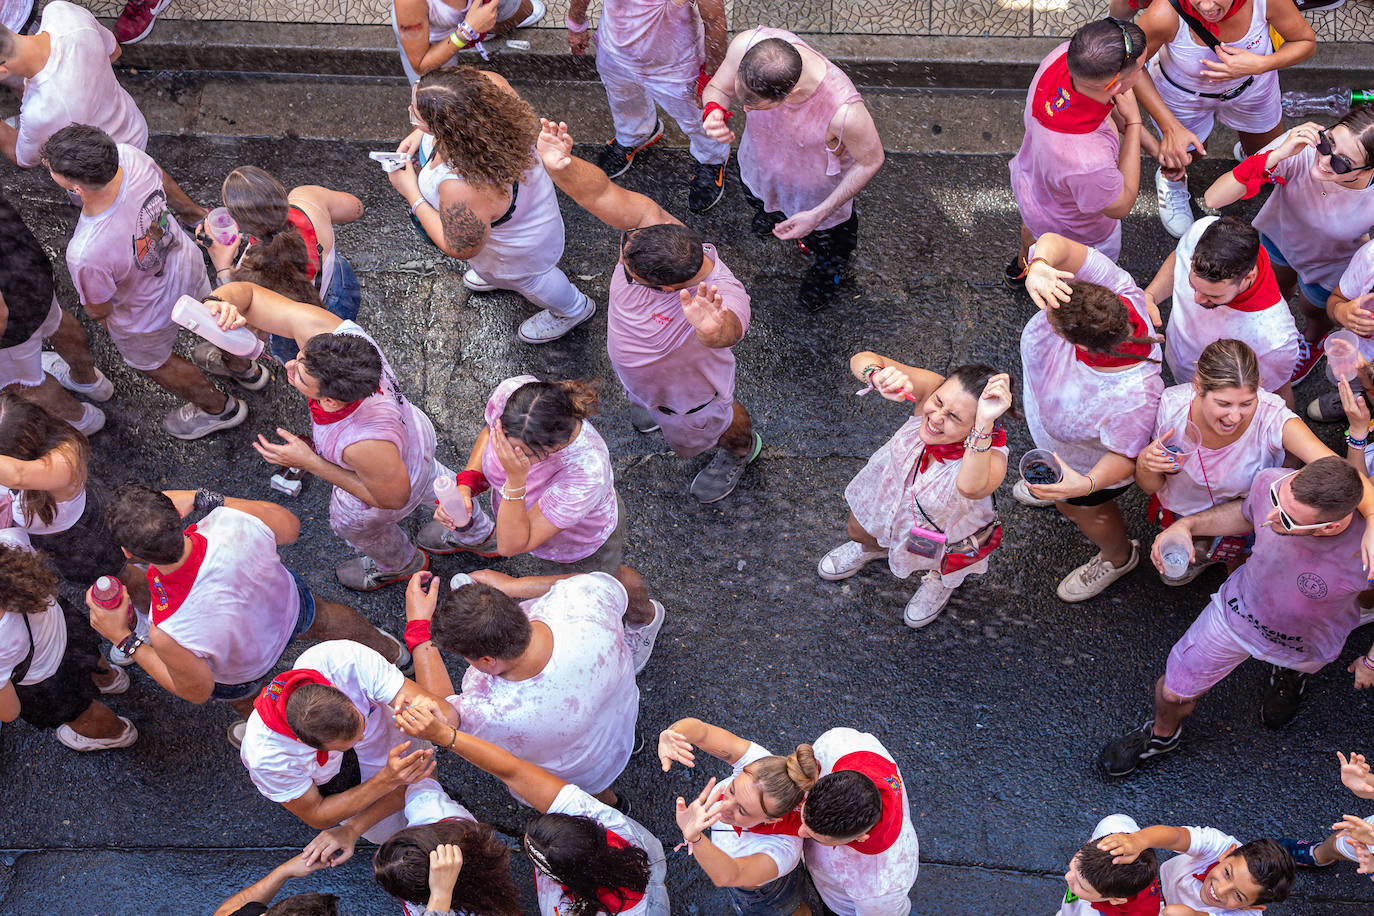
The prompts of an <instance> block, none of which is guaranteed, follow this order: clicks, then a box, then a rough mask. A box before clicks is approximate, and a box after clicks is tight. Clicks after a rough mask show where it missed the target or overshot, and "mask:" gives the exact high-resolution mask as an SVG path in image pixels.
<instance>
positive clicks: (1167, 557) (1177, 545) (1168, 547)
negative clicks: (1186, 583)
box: [1160, 541, 1188, 579]
mask: <svg viewBox="0 0 1374 916" xmlns="http://www.w3.org/2000/svg"><path fill="white" fill-rule="evenodd" d="M1160 555H1161V556H1162V557H1163V559H1164V575H1166V576H1168V577H1169V578H1170V579H1182V578H1183V575H1184V574H1185V573H1186V572H1188V548H1187V546H1185V545H1184V544H1183V543H1182V542H1180V541H1170V542H1169V543H1167V544H1165V545H1164V549H1163V550H1161V551H1160Z"/></svg>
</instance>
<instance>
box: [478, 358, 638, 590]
mask: <svg viewBox="0 0 1374 916" xmlns="http://www.w3.org/2000/svg"><path fill="white" fill-rule="evenodd" d="M537 381H539V380H538V379H537V378H535V377H534V376H532V375H517V376H515V377H514V378H508V379H506V380H505V381H504V382H502V383H501V384H500V385H497V386H496V390H495V391H493V392H492V393H491V398H490V400H488V401H487V409H486V422H487V426H489V427H491V428H493V429H495V428H496V426H497V424H499V423H500V422H501V414H502V412H503V411H505V409H506V401H507V400H508V399H509V398H510V396H511V395H512V394H514V393H515V391H516V389H518V388H520V387H521V386H522V385H528V384H529V383H530V382H537ZM482 473H483V474H484V475H486V478H487V480H488V481H489V482H490V483H491V508H492V512H493V513H494V514H498V515H499V513H500V511H501V495H500V491H501V487H502V486H504V485H505V483H506V469H505V468H503V467H502V466H501V462H500V461H499V460H498V459H497V457H496V449H495V447H493V446H492V445H488V446H487V447H486V449H485V450H484V451H483V453H482ZM525 505H526V506H528V507H530V508H531V509H533V508H535V507H536V506H537V507H538V508H539V511H540V512H541V513H542V514H543V516H544V518H546V519H548V520H549V522H550V523H552V524H553V526H554V527H555V528H558V529H560V530H559V532H558V533H557V534H555V535H554V536H553V537H551V538H549V539H548V540H547V541H545V542H544V543H542V544H540V545H539V546H538V547H536V548H534V549H533V550H531V551H530V554H531V555H533V556H536V557H539V558H541V559H544V560H552V561H553V562H555V563H574V562H576V561H578V560H581V559H584V558H585V557H589V556H591V555H592V554H594V553H596V551H597V549H598V548H600V547H601V545H602V544H604V543H606V539H607V538H609V537H610V536H611V533H612V532H613V531H615V526H616V522H617V520H618V518H619V513H618V510H617V508H616V494H615V478H614V476H613V474H612V472H611V453H610V452H609V451H607V450H606V443H605V442H603V441H602V439H601V434H600V433H598V432H597V431H596V430H595V429H594V428H593V427H592V424H591V423H590V422H588V421H587V420H583V421H582V428H581V429H580V430H579V431H578V433H577V437H576V438H574V439H573V441H572V442H570V443H568V445H567V446H566V447H564V448H561V449H559V450H558V451H556V452H554V453H553V454H552V455H549V456H548V457H546V458H543V459H541V460H539V461H536V462H534V463H533V464H532V465H531V466H530V471H529V475H528V476H527V477H526V479H525Z"/></svg>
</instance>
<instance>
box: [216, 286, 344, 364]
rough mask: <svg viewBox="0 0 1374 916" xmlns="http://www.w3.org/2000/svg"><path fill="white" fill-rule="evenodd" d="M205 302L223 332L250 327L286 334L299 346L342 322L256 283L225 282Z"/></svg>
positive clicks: (331, 330) (271, 332)
mask: <svg viewBox="0 0 1374 916" xmlns="http://www.w3.org/2000/svg"><path fill="white" fill-rule="evenodd" d="M205 304H206V305H208V306H209V307H210V312H211V314H213V315H215V316H216V318H217V319H218V320H219V326H220V327H221V328H224V329H225V330H226V331H229V330H233V329H234V328H241V327H245V326H247V327H252V328H254V329H256V330H259V331H266V332H267V333H269V334H276V335H277V336H278V337H290V338H291V339H292V340H294V341H296V344H297V345H298V346H300V347H301V349H304V348H305V343H306V341H308V340H309V339H310V338H312V337H314V336H315V335H316V334H329V333H332V332H333V330H334V329H335V328H337V327H338V326H339V325H341V324H343V319H341V318H339V317H338V316H337V315H332V314H330V313H329V312H328V311H326V310H325V309H322V308H320V307H319V306H316V305H310V304H308V303H305V302H295V301H293V300H291V299H288V298H286V297H285V296H283V295H282V294H281V293H275V292H273V291H272V290H270V289H266V288H265V287H262V286H259V285H257V284H256V283H245V282H241V281H240V282H234V283H226V284H224V285H223V286H221V287H219V288H218V289H216V290H215V291H214V292H212V293H211V294H210V298H208V299H206V300H205ZM226 305H228V306H230V308H226V307H225V306H226Z"/></svg>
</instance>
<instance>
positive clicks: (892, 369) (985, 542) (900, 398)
mask: <svg viewBox="0 0 1374 916" xmlns="http://www.w3.org/2000/svg"><path fill="white" fill-rule="evenodd" d="M849 371H850V372H852V373H853V374H854V377H855V378H857V379H859V380H860V381H862V382H866V383H867V385H868V387H867V388H865V389H863V390H862V391H860V392H859V393H860V394H866V393H868V392H869V391H877V392H878V393H879V394H881V395H882V396H883V397H884V398H885V399H887V400H889V401H897V402H898V403H906V402H907V401H910V402H913V403H915V404H916V405H917V406H916V408H915V410H914V411H913V412H912V415H911V417H910V418H908V419H907V421H906V423H905V424H904V425H903V426H902V427H901V428H900V429H899V430H897V432H896V433H895V434H894V435H893V436H892V438H891V439H889V440H888V441H887V442H886V443H885V444H884V445H883V446H882V447H881V448H879V449H878V451H877V452H875V453H874V454H873V457H871V458H870V459H869V460H868V464H866V465H864V468H863V470H861V471H860V472H859V473H858V475H857V476H855V478H854V479H853V480H851V481H850V482H849V486H848V487H846V488H845V491H844V495H845V500H846V501H847V502H848V503H849V521H848V523H847V533H848V534H849V537H850V538H851V539H852V540H849V541H846V542H845V543H843V544H841V545H840V546H839V547H836V548H835V549H833V550H831V551H830V552H829V553H827V554H826V555H825V556H824V557H822V558H821V561H820V564H819V565H818V566H817V568H816V569H817V572H819V573H820V576H821V578H822V579H827V580H830V581H835V580H838V579H847V578H849V577H850V576H852V575H854V574H855V573H857V572H858V571H859V570H860V569H862V568H863V567H864V565H865V564H867V563H869V562H870V561H872V560H877V559H880V558H883V557H886V558H887V561H888V567H889V568H890V569H891V570H892V573H893V575H896V576H898V577H900V578H903V579H905V578H907V577H908V576H910V575H911V574H912V573H913V572H918V571H921V570H926V571H927V572H926V573H925V575H924V576H923V577H922V578H921V585H920V588H918V589H917V590H916V593H915V594H914V595H912V597H911V600H910V601H908V602H907V605H906V610H905V611H903V613H902V620H903V622H904V623H906V625H907V626H909V627H912V628H919V627H923V626H925V625H926V624H928V623H930V622H931V621H933V620H934V619H935V618H936V617H937V616H938V615H939V613H940V611H941V610H943V609H944V606H945V604H946V603H948V601H949V597H950V595H952V594H953V593H954V590H955V589H956V588H958V587H959V586H960V585H962V584H963V582H964V580H965V579H966V578H967V577H968V576H970V575H975V574H982V573H985V572H987V568H988V563H987V558H988V555H989V554H991V552H992V551H993V550H994V549H995V548H996V546H997V545H996V543H993V538H994V537H996V538H997V540H998V542H1000V539H1001V529H1000V527H999V526H998V524H997V516H996V513H995V512H994V511H993V507H992V494H993V493H994V492H996V490H997V488H998V487H1000V486H1001V485H1002V481H1003V480H1004V479H1005V478H1006V476H1007V434H1006V431H1005V430H1004V429H1002V424H1001V423H1000V422H998V421H999V419H1000V418H1001V417H1002V415H1003V414H1005V413H1006V412H1007V411H1008V410H1011V408H1012V390H1011V377H1010V376H1008V375H1007V374H1006V373H1004V372H997V371H996V370H995V369H993V368H992V367H991V366H985V365H982V364H981V363H979V364H972V365H964V366H958V367H956V368H954V369H953V370H951V371H950V373H949V376H948V377H945V376H942V375H939V374H938V373H935V372H930V371H928V370H926V369H917V368H914V367H912V366H906V365H903V364H901V363H899V362H897V361H895V360H892V359H889V358H887V357H885V356H879V355H878V354H877V353H871V352H869V351H867V350H865V351H863V352H862V353H856V354H854V356H852V357H850V360H849ZM932 529H933V530H932Z"/></svg>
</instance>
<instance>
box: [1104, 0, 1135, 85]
mask: <svg viewBox="0 0 1374 916" xmlns="http://www.w3.org/2000/svg"><path fill="white" fill-rule="evenodd" d="M1107 21H1108V22H1110V23H1111V24H1112V25H1114V26H1116V27H1117V28H1118V29H1120V30H1121V41H1122V43H1123V45H1124V46H1125V48H1124V50H1123V51H1122V52H1121V66H1120V67H1117V68H1116V76H1114V77H1112V81H1111V82H1110V83H1108V84H1107V85H1106V87H1105V88H1107V89H1110V88H1112V87H1113V86H1115V85H1116V81H1117V80H1119V79H1121V74H1123V73H1125V72H1126V68H1127V67H1129V66H1130V65H1131V35H1130V33H1129V32H1127V31H1126V26H1125V25H1123V24H1122V22H1121V20H1120V19H1116V18H1114V17H1112V16H1108V17H1107Z"/></svg>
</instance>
